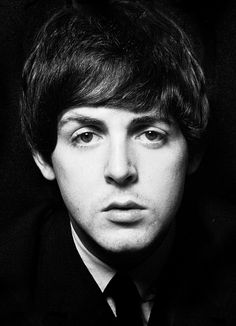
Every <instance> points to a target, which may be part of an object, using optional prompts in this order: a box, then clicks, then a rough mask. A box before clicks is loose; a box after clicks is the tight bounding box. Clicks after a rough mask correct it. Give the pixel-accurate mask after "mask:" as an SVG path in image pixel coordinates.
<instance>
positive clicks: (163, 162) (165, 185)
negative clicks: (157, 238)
mask: <svg viewBox="0 0 236 326" xmlns="http://www.w3.org/2000/svg"><path fill="white" fill-rule="evenodd" d="M187 161H188V158H187V150H186V149H185V147H184V148H183V149H182V148H181V150H178V148H177V149H176V151H163V152H158V153H157V154H156V155H152V157H148V156H146V157H145V159H144V161H143V171H142V173H141V174H140V177H141V178H142V176H143V184H145V187H146V191H147V192H148V193H149V194H150V196H151V197H152V198H153V200H158V199H159V201H162V203H163V204H164V205H167V206H168V201H169V203H171V202H172V201H173V202H175V201H176V200H178V199H179V198H181V197H182V191H183V187H184V182H185V177H186V171H187Z"/></svg>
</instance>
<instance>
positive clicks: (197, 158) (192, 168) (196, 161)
mask: <svg viewBox="0 0 236 326" xmlns="http://www.w3.org/2000/svg"><path fill="white" fill-rule="evenodd" d="M202 157H203V152H198V153H195V154H194V155H193V156H192V157H190V158H189V162H188V170H187V174H188V175H190V174H193V173H194V172H196V171H197V169H198V167H199V165H200V163H201V161H202Z"/></svg>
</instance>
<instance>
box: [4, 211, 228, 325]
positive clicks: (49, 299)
mask: <svg viewBox="0 0 236 326" xmlns="http://www.w3.org/2000/svg"><path fill="white" fill-rule="evenodd" d="M182 237H183V235H181V241H179V240H178V237H177V239H176V244H175V246H174V250H173V252H172V254H171V257H170V259H169V261H168V263H167V264H166V266H165V268H164V270H163V273H162V274H161V276H159V277H158V282H157V296H156V302H155V304H154V307H153V310H152V313H151V317H150V322H149V324H150V325H152V326H154V325H158V326H159V325H161V326H165V325H166V326H178V325H181V326H184V325H186V326H191V325H192V326H197V325H199V326H200V325H201V326H204V325H206V326H211V325H233V322H234V321H233V319H232V317H231V315H230V313H229V311H227V309H228V310H229V308H228V307H227V304H226V303H227V300H228V301H230V300H231V299H229V291H228V287H222V286H221V285H220V284H219V283H218V284H217V285H218V286H219V289H218V288H217V290H216V288H215V283H216V282H218V279H217V277H215V276H214V274H212V269H211V266H210V265H211V263H212V259H206V258H209V256H208V254H207V255H206V252H205V253H204V254H202V250H203V249H204V246H203V245H201V241H200V240H199V239H198V243H197V245H195V248H194V246H190V243H189V241H190V239H187V238H182ZM191 237H192V236H191ZM189 238H190V236H189ZM192 240H193V239H192ZM192 242H195V244H196V241H195V240H194V241H192ZM196 249H197V250H196ZM198 251H200V253H198ZM209 261H210V262H211V263H209ZM0 266H1V270H0V286H1V289H2V291H1V294H0V311H1V317H0V324H1V325H4V326H5V325H9V326H11V325H17V326H19V325H24V326H28V325H33V326H34V325H35V326H37V325H41V326H54V325H57V326H59V325H63V326H67V325H68V326H72V325H73V326H76V325H79V326H80V325H86V326H95V325H103V326H106V325H109V326H112V325H114V326H115V325H116V324H115V318H114V316H113V313H112V312H111V309H110V307H109V306H108V304H107V302H106V300H105V298H104V297H103V294H102V293H101V291H100V289H99V287H98V286H97V284H96V283H95V281H94V280H93V278H92V276H91V275H90V273H89V272H88V270H87V269H86V267H85V265H84V264H83V262H82V260H81V258H80V256H79V255H78V252H77V250H76V248H75V246H74V243H73V239H72V236H71V230H70V225H69V218H68V215H67V212H66V211H65V210H64V209H63V208H60V209H59V210H52V209H49V208H48V207H38V208H37V209H35V210H34V211H31V212H30V214H28V215H25V216H24V219H23V221H22V223H21V225H20V226H15V228H14V230H11V231H8V230H5V232H4V236H3V237H2V238H1V242H0ZM12 312H14V314H13V313H12ZM16 312H18V314H17V315H16V314H15V313H16Z"/></svg>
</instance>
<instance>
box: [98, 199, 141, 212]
mask: <svg viewBox="0 0 236 326" xmlns="http://www.w3.org/2000/svg"><path fill="white" fill-rule="evenodd" d="M143 209H145V207H144V206H142V205H140V204H138V203H136V202H134V201H126V202H118V201H117V202H112V203H110V204H109V205H108V206H106V207H105V208H104V209H103V211H104V212H108V211H114V210H118V211H131V210H143Z"/></svg>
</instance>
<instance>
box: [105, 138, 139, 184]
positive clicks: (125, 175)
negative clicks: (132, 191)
mask: <svg viewBox="0 0 236 326" xmlns="http://www.w3.org/2000/svg"><path fill="white" fill-rule="evenodd" d="M104 176H105V180H106V182H107V183H109V184H113V185H116V186H119V187H124V186H128V185H130V184H133V183H135V182H136V181H137V179H138V173H137V168H136V166H135V163H134V160H133V159H132V155H131V153H130V152H129V148H128V146H127V144H126V143H125V142H117V143H116V144H111V145H110V148H109V154H108V160H107V164H106V166H105V171H104Z"/></svg>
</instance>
